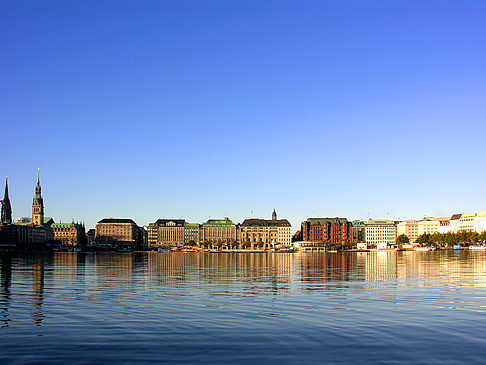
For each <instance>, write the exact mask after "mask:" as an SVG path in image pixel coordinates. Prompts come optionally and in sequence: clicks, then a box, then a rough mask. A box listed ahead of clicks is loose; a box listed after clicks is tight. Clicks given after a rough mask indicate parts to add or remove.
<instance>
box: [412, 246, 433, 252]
mask: <svg viewBox="0 0 486 365" xmlns="http://www.w3.org/2000/svg"><path fill="white" fill-rule="evenodd" d="M413 250H414V251H432V248H430V247H422V246H417V247H414V248H413Z"/></svg>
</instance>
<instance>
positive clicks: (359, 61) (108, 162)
mask: <svg viewBox="0 0 486 365" xmlns="http://www.w3.org/2000/svg"><path fill="white" fill-rule="evenodd" d="M485 10H486V4H483V3H474V2H468V3H461V4H459V3H454V2H443V3H441V6H440V7H438V6H437V4H435V3H432V2H431V3H424V2H406V3H393V4H392V3H389V2H382V1H377V2H369V3H361V2H360V3H358V2H343V3H341V2H339V3H338V2H309V3H306V4H302V3H297V2H278V3H277V2H276V3H256V2H246V3H225V2H205V3H204V4H197V3H194V2H184V3H182V2H181V3H173V2H149V1H140V2H137V3H136V4H135V3H130V2H126V3H117V4H116V6H114V4H113V3H111V2H70V3H66V4H62V3H56V2H42V3H37V2H29V1H25V2H23V1H19V2H4V3H2V4H0V14H1V15H0V16H1V17H2V21H1V22H0V40H1V41H2V42H1V44H2V50H3V52H2V54H3V55H4V57H2V59H0V77H1V79H2V84H1V86H0V109H1V110H2V113H1V116H0V118H1V123H2V132H3V134H2V135H3V136H4V143H3V145H2V147H3V149H2V151H3V154H4V155H3V159H2V161H3V162H2V164H1V166H0V176H6V175H8V176H9V195H10V199H11V201H12V211H13V217H14V218H17V217H21V216H30V209H31V199H32V191H33V187H34V185H35V179H36V170H37V168H40V170H41V181H42V185H43V196H44V199H45V205H46V206H45V210H46V212H45V214H46V215H47V216H52V217H54V218H55V220H56V221H63V222H70V221H71V220H72V219H74V220H79V221H81V220H83V221H85V222H86V224H87V226H88V227H94V225H95V223H96V222H97V221H98V220H100V219H102V218H105V217H120V218H124V217H129V218H133V219H134V220H135V221H136V222H137V224H146V223H148V222H151V221H153V220H154V219H158V218H178V217H184V218H185V219H187V220H188V221H191V222H204V221H206V220H207V219H208V218H209V217H211V218H222V217H224V216H228V217H230V218H231V219H233V220H234V221H238V222H242V221H243V220H244V219H245V218H249V217H258V218H268V217H270V215H271V212H272V210H273V208H276V209H277V211H278V213H279V216H281V217H285V218H287V219H288V220H289V221H290V222H291V224H292V227H293V230H294V231H295V230H296V229H297V227H299V226H300V222H301V220H302V219H305V218H308V217H328V216H330V217H335V216H338V217H348V218H350V219H362V220H365V219H367V218H369V217H371V218H375V219H380V218H390V219H398V218H410V219H413V218H415V219H419V218H422V217H423V216H436V217H437V216H439V217H440V216H444V217H447V216H451V215H452V214H455V213H461V212H463V213H465V212H481V211H483V210H484V209H485V206H486V198H485V197H486V194H485V191H484V183H483V181H484V180H485V178H486V169H485V168H484V167H485V164H484V153H483V151H482V146H483V145H484V135H486V123H484V116H485V115H486V106H485V105H484V97H485V95H486V89H485V85H486V73H485V72H484V66H483V65H484V64H485V62H486V52H485V50H484V47H483V46H482V43H483V41H482V40H483V39H484V36H485V35H486V30H485V27H484V24H483V23H484V20H483V16H482V14H484V11H485ZM252 211H253V214H251V212H252Z"/></svg>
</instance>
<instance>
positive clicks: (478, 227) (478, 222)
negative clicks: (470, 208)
mask: <svg viewBox="0 0 486 365" xmlns="http://www.w3.org/2000/svg"><path fill="white" fill-rule="evenodd" d="M474 230H475V231H476V232H477V233H483V232H485V231H486V210H483V211H482V212H481V213H479V214H478V215H477V217H476V218H475V219H474Z"/></svg>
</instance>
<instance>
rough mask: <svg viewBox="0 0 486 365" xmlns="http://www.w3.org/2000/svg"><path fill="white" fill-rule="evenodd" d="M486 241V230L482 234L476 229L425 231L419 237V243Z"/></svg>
mask: <svg viewBox="0 0 486 365" xmlns="http://www.w3.org/2000/svg"><path fill="white" fill-rule="evenodd" d="M479 241H486V231H484V232H482V233H481V234H479V233H477V232H474V231H461V232H457V233H453V232H447V233H432V234H429V233H423V234H421V235H420V236H418V237H417V243H420V244H421V245H424V244H431V243H435V244H449V245H450V244H457V243H463V244H467V243H476V242H479Z"/></svg>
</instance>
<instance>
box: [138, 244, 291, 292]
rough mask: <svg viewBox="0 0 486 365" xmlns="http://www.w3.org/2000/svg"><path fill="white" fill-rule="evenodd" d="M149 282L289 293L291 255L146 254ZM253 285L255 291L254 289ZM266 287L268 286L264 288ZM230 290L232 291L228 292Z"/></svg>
mask: <svg viewBox="0 0 486 365" xmlns="http://www.w3.org/2000/svg"><path fill="white" fill-rule="evenodd" d="M147 261H148V264H147V266H148V273H149V275H148V280H149V281H150V282H152V283H153V284H155V283H159V284H160V283H163V284H165V285H171V286H172V287H182V286H183V285H185V284H186V283H189V282H197V281H204V282H206V283H208V284H218V287H215V290H216V291H218V293H224V292H225V290H227V289H228V288H229V287H232V286H234V285H235V283H240V284H245V283H246V284H248V287H247V291H246V292H247V293H248V294H251V293H252V290H253V289H254V290H258V292H262V291H265V290H267V291H268V292H275V291H282V290H289V287H288V286H287V287H285V286H284V284H285V283H287V284H288V283H290V281H291V273H292V254H283V253H282V254H256V253H248V254H235V253H222V254H203V253H194V254H188V253H163V252H149V253H147ZM250 284H254V287H255V288H252V285H250ZM263 284H266V286H265V287H263ZM228 290H229V289H228Z"/></svg>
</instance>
